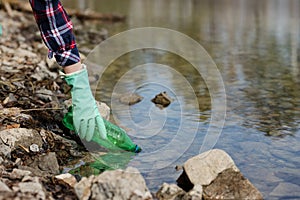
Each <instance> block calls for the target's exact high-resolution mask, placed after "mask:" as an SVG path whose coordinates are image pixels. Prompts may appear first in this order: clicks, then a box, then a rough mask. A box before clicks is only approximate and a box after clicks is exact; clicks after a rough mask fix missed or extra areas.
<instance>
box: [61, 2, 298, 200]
mask: <svg viewBox="0 0 300 200" xmlns="http://www.w3.org/2000/svg"><path fill="white" fill-rule="evenodd" d="M63 3H64V4H65V5H66V6H68V7H74V8H79V9H82V10H84V9H91V10H94V11H98V12H103V13H119V14H122V15H125V16H126V21H125V22H119V23H113V24H111V23H98V25H92V23H91V29H96V30H99V31H100V30H101V28H106V29H107V30H108V32H109V35H110V36H111V35H114V34H117V33H120V32H122V31H126V30H129V29H133V28H141V27H150V26H151V27H163V28H168V29H171V30H176V31H179V32H181V33H183V34H186V35H187V36H189V37H191V38H192V39H194V40H196V41H197V42H198V43H199V44H201V45H202V46H203V47H204V49H205V50H206V51H207V52H208V54H209V55H210V56H211V57H212V59H213V61H214V62H215V63H216V65H217V68H218V70H219V72H220V75H221V77H222V80H223V83H224V88H225V91H226V99H223V103H224V105H223V106H225V107H226V119H225V124H224V127H223V129H222V131H221V133H220V135H218V133H213V134H207V131H208V130H209V128H210V127H214V126H210V125H211V123H212V109H213V106H212V105H213V104H212V103H211V102H214V101H211V99H212V98H211V97H213V95H211V94H212V92H213V90H212V89H211V88H210V87H209V86H208V84H207V83H208V82H207V81H206V77H203V74H202V73H199V71H197V70H196V69H195V68H194V67H193V65H192V64H191V62H189V60H186V59H184V58H182V57H180V56H179V55H176V54H174V53H172V52H168V51H165V50H158V49H144V50H136V51H132V52H128V53H126V54H124V55H122V56H120V57H118V58H116V59H115V60H114V61H113V62H112V63H111V64H110V65H109V66H108V67H107V68H106V69H105V71H104V72H103V74H102V76H101V81H100V82H99V85H98V87H97V88H98V90H97V93H96V95H97V99H101V101H104V102H106V103H107V104H109V105H110V106H111V107H112V110H113V115H112V117H113V118H114V120H115V121H118V123H119V124H120V125H121V126H123V127H126V129H127V130H128V133H129V134H130V135H131V136H132V137H133V139H134V141H135V142H137V143H138V144H140V145H141V146H142V147H143V152H142V153H141V154H139V155H138V156H136V158H133V160H132V161H131V162H130V163H129V165H132V166H136V167H138V168H139V169H141V171H142V173H143V175H144V177H145V179H146V182H147V184H148V186H149V188H150V189H151V190H152V191H155V190H157V187H158V186H159V185H161V184H162V183H163V182H169V183H175V180H176V178H177V177H178V176H179V175H180V172H176V171H175V169H174V167H175V165H181V164H183V163H184V161H185V160H187V159H188V158H190V157H192V156H194V155H197V154H198V153H199V152H200V151H201V150H203V148H202V149H201V147H203V146H205V145H207V147H213V148H220V149H223V150H225V151H226V152H228V153H229V154H230V155H231V156H232V158H233V159H234V161H235V162H236V165H237V166H238V167H239V169H240V170H241V171H242V173H243V174H244V175H245V176H246V177H247V178H248V179H249V180H250V181H251V182H252V183H253V184H254V185H255V186H256V187H257V188H258V189H259V190H260V191H261V192H262V193H263V195H264V198H266V199H290V198H300V192H299V191H300V171H299V168H300V156H299V155H300V143H299V142H300V64H299V63H300V2H299V1H298V0H286V1H280V0H265V1H260V0H252V1H246V0H232V1H216V0H213V1H212V0H206V1H202V0H199V1H195V0H185V1H180V0H164V1H161V0H143V1H140V0H122V1H116V0H89V1H82V0H78V1H71V0H65V1H63ZM75 26H76V24H75ZM145 40H147V39H146V38H145ZM164 41H165V40H162V41H159V42H160V45H161V44H162V43H164ZM129 42H131V41H129ZM175 42H176V41H175ZM167 45H168V44H166V46H167ZM177 45H178V47H180V48H181V47H182V46H184V45H185V44H182V43H178V44H177ZM120 48H122V47H120ZM180 48H179V49H180ZM182 48H183V47H182ZM184 48H186V47H184ZM191 49H193V48H192V47H191ZM195 55H196V54H195ZM98 59H99V63H101V55H99V57H98ZM96 62H97V61H96ZM213 88H214V87H213ZM216 88H217V90H220V91H221V89H222V88H220V87H216ZM214 89H215V88H214ZM133 91H134V92H135V93H137V94H139V95H141V96H143V98H144V99H143V100H142V101H141V102H140V103H137V104H135V105H133V106H130V107H127V106H122V105H121V104H119V103H118V97H119V96H118V95H120V94H122V93H131V92H133ZM162 91H166V92H167V94H169V96H170V97H171V98H172V99H173V102H172V103H171V104H170V106H169V107H167V108H165V109H160V108H158V107H156V106H155V105H154V104H153V103H152V102H151V99H152V98H153V97H154V96H155V95H156V94H158V93H160V92H162ZM225 100H226V102H225ZM214 134H215V135H214ZM208 136H209V137H208ZM206 139H207V140H206ZM209 139H211V141H210V140H209Z"/></svg>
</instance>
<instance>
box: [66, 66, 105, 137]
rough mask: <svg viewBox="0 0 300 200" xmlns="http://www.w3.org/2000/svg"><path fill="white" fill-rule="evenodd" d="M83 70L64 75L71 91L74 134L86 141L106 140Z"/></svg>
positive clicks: (86, 75) (84, 70) (84, 69)
mask: <svg viewBox="0 0 300 200" xmlns="http://www.w3.org/2000/svg"><path fill="white" fill-rule="evenodd" d="M82 66H83V69H82V70H80V71H78V72H74V73H71V74H64V73H61V74H62V75H63V76H64V79H65V81H66V82H67V84H68V85H69V86H71V87H72V89H71V96H72V106H73V124H74V128H75V132H76V133H77V134H78V135H79V136H80V138H82V139H85V140H87V141H91V140H92V139H93V140H94V139H96V138H97V139H98V140H99V139H100V140H102V139H103V140H106V139H107V137H106V135H107V134H106V129H105V125H104V122H103V119H102V117H101V115H100V113H99V111H98V107H97V105H96V101H95V98H94V96H93V94H92V92H91V88H90V83H89V79H88V73H87V69H86V66H85V65H82Z"/></svg>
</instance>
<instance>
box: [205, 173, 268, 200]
mask: <svg viewBox="0 0 300 200" xmlns="http://www.w3.org/2000/svg"><path fill="white" fill-rule="evenodd" d="M203 196H204V199H205V200H212V199H249V200H251V199H256V200H259V199H263V197H262V194H261V193H260V192H259V191H258V190H257V189H256V188H255V187H254V186H253V185H252V184H251V183H250V181H249V180H248V179H246V178H245V177H244V176H243V175H242V174H241V173H240V172H236V171H234V170H233V169H231V168H230V169H226V170H224V171H223V172H222V173H220V174H219V176H218V177H217V178H216V179H215V180H214V181H213V182H212V183H211V184H210V185H208V186H207V187H205V188H204V194H203Z"/></svg>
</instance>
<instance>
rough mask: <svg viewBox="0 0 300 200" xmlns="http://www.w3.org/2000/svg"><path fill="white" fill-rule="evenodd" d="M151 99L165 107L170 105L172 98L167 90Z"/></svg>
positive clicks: (160, 106)
mask: <svg viewBox="0 0 300 200" xmlns="http://www.w3.org/2000/svg"><path fill="white" fill-rule="evenodd" d="M151 101H152V102H153V103H155V105H156V106H157V107H159V108H160V109H163V108H165V107H168V106H169V105H170V103H171V102H172V99H171V97H169V96H168V94H167V92H161V93H159V94H158V95H156V96H155V97H154V98H153V99H152V100H151Z"/></svg>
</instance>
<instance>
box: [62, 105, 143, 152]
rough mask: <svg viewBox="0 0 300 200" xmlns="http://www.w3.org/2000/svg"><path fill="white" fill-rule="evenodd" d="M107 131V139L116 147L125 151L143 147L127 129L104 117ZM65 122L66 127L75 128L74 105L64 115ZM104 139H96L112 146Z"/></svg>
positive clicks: (100, 142) (104, 144) (137, 149)
mask: <svg viewBox="0 0 300 200" xmlns="http://www.w3.org/2000/svg"><path fill="white" fill-rule="evenodd" d="M103 122H104V125H105V128H106V133H107V139H108V140H109V142H111V143H112V144H113V145H115V146H116V147H118V148H120V149H123V150H125V151H131V152H135V153H139V152H141V150H142V149H141V147H139V146H138V145H136V144H134V143H133V142H132V140H131V139H130V137H129V136H128V135H127V133H126V131H125V130H123V129H122V128H120V127H118V126H117V125H115V124H112V123H111V122H109V121H107V120H105V119H103ZM63 124H64V126H65V127H67V128H68V129H70V130H75V128H74V126H73V112H72V106H71V107H70V108H69V110H68V112H67V113H66V114H65V115H64V118H63ZM101 140H102V139H99V140H96V141H95V142H97V143H99V144H100V145H102V146H104V147H107V148H110V147H109V146H110V145H109V144H108V143H107V142H106V141H101Z"/></svg>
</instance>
